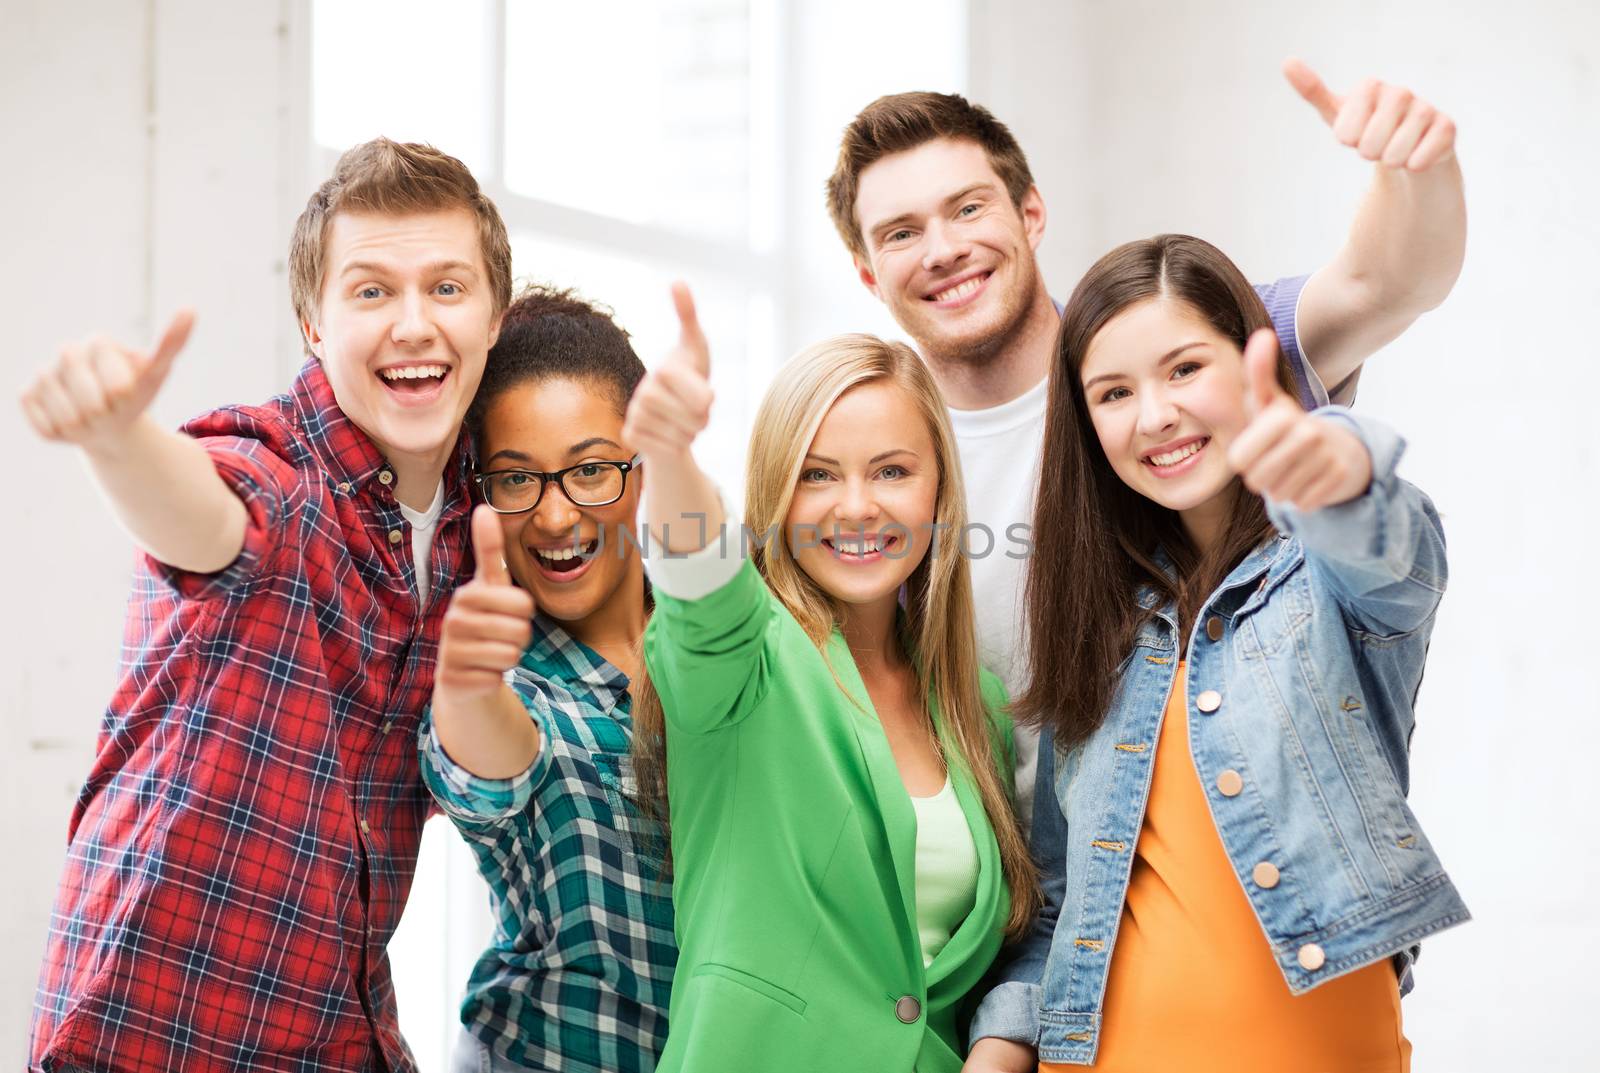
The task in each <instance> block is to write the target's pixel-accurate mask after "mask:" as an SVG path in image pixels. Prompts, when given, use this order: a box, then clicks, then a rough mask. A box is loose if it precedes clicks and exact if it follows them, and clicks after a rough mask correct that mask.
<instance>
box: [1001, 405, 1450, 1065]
mask: <svg viewBox="0 0 1600 1073" xmlns="http://www.w3.org/2000/svg"><path fill="white" fill-rule="evenodd" d="M1317 414H1318V416H1319V417H1320V418H1322V419H1326V420H1334V421H1340V422H1343V423H1345V424H1346V425H1347V426H1348V427H1349V428H1350V429H1351V430H1352V431H1354V432H1356V433H1357V435H1359V436H1360V437H1361V439H1362V440H1363V442H1364V443H1365V444H1366V445H1367V449H1368V451H1369V452H1370V453H1371V456H1372V469H1373V478H1372V484H1371V487H1370V489H1369V490H1368V491H1367V493H1366V494H1365V495H1363V496H1361V497H1359V498H1357V499H1355V500H1352V501H1351V502H1348V503H1344V504H1340V505H1338V506H1335V507H1330V508H1328V509H1325V510H1322V511H1317V512H1314V513H1309V514H1305V513H1300V512H1297V511H1294V510H1292V509H1288V508H1285V507H1282V506H1279V505H1276V504H1272V503H1270V502H1269V504H1268V509H1269V513H1270V514H1271V517H1272V519H1273V522H1274V523H1275V525H1276V526H1277V527H1278V529H1279V531H1280V532H1279V535H1278V536H1277V537H1276V538H1275V539H1272V540H1269V541H1267V542H1266V543H1265V545H1264V546H1262V547H1260V548H1258V549H1257V550H1255V551H1254V552H1253V553H1251V554H1250V555H1249V556H1247V557H1246V558H1245V560H1244V561H1243V562H1241V563H1240V564H1239V565H1238V567H1236V568H1235V569H1234V570H1233V571H1232V572H1231V573H1230V574H1229V575H1228V577H1227V579H1226V580H1225V581H1224V582H1223V583H1222V585H1221V586H1220V587H1219V588H1218V589H1217V590H1216V591H1215V592H1214V593H1212V594H1211V596H1210V598H1209V599H1208V600H1207V601H1206V602H1205V604H1204V605H1203V606H1202V608H1201V611H1200V614H1199V615H1198V616H1197V618H1196V621H1195V627H1194V630H1193V633H1192V635H1191V637H1190V638H1189V639H1188V646H1187V649H1188V657H1187V658H1188V685H1187V689H1188V697H1187V701H1188V704H1189V710H1190V712H1191V713H1197V714H1194V715H1192V716H1191V718H1190V720H1189V747H1190V750H1191V752H1192V754H1193V757H1194V766H1195V769H1196V770H1197V771H1198V773H1199V775H1200V780H1201V783H1202V785H1204V786H1205V788H1206V796H1207V800H1208V802H1209V804H1210V806H1211V814H1212V818H1213V820H1214V821H1215V823H1216V825H1217V832H1218V834H1219V835H1220V836H1221V839H1222V844H1223V848H1224V849H1225V850H1226V852H1227V855H1228V859H1229V860H1230V861H1231V862H1232V864H1233V870H1234V874H1235V875H1236V876H1238V879H1239V883H1240V885H1241V886H1242V887H1243V889H1244V892H1245V894H1246V895H1247V896H1248V897H1249V899H1250V902H1251V906H1252V907H1253V909H1254V910H1255V913H1256V916H1257V918H1258V919H1259V920H1260V921H1261V924H1262V927H1263V929H1264V930H1265V932H1266V937H1267V939H1268V941H1269V943H1270V945H1271V947H1272V952H1273V956H1274V957H1275V959H1276V960H1277V963H1278V967H1279V968H1280V969H1281V970H1282V972H1283V977H1284V980H1285V982H1286V983H1287V984H1288V987H1289V990H1290V991H1291V992H1293V993H1294V994H1301V993H1304V992H1305V991H1308V990H1310V989H1311V988H1313V987H1316V986H1317V985H1318V984H1321V983H1323V982H1325V981H1327V980H1330V979H1333V978H1334V977H1336V976H1339V975H1342V974H1344V973H1347V972H1350V971H1352V970H1354V969H1357V968H1360V967H1361V966H1363V965H1367V964H1370V963H1371V962H1374V961H1377V960H1379V959H1381V958H1386V957H1391V956H1392V957H1394V958H1395V960H1396V966H1397V968H1398V969H1399V971H1400V972H1401V974H1402V983H1401V986H1402V990H1409V988H1410V962H1411V960H1412V958H1413V957H1414V955H1415V946H1416V944H1417V942H1418V941H1419V940H1420V939H1422V938H1423V937H1424V936H1426V935H1430V934H1432V933H1434V932H1437V931H1440V930H1441V929H1444V928H1447V927H1450V926H1451V925H1454V924H1459V923H1461V922H1462V921H1465V920H1466V919H1467V918H1468V913H1467V909H1466V906H1465V905H1463V904H1462V901H1461V898H1460V896H1459V895H1458V894H1457V893H1456V889H1455V886H1454V885H1453V884H1452V883H1451V882H1450V877H1449V876H1448V875H1446V874H1445V872H1444V869H1443V867H1442V866H1441V865H1440V863H1439V859H1438V857H1437V856H1436V855H1435V854H1434V851H1433V847H1432V846H1431V845H1430V844H1429V842H1428V840H1427V837H1426V836H1425V835H1424V834H1423V833H1422V830H1421V828H1420V827H1419V826H1418V825H1417V820H1416V817H1415V816H1414V815H1412V812H1411V809H1410V807H1409V806H1408V805H1407V803H1406V792H1407V788H1408V786H1409V783H1410V772H1409V759H1408V751H1409V747H1410V740H1411V731H1412V726H1413V723H1414V714H1413V710H1412V706H1413V703H1414V701H1415V699H1416V695H1417V689H1418V686H1419V685H1420V684H1421V681H1422V670H1423V663H1424V660H1425V659H1426V656H1427V649H1428V638H1429V635H1430V634H1431V632H1432V628H1433V620H1434V613H1435V610H1436V609H1437V607H1438V604H1439V597H1440V594H1441V593H1442V592H1443V590H1444V585H1445V575H1446V567H1445V549H1444V536H1443V531H1442V529H1441V527H1440V524H1439V517H1438V514H1437V513H1436V512H1435V511H1434V508H1433V504H1432V503H1431V502H1430V501H1429V500H1428V498H1427V497H1426V496H1425V495H1423V494H1422V492H1421V491H1419V490H1418V489H1417V488H1416V487H1414V486H1413V485H1411V484H1408V483H1407V482H1405V481H1403V480H1400V479H1399V478H1398V477H1396V476H1395V465H1396V463H1397V462H1398V461H1399V458H1400V454H1401V452H1402V451H1403V450H1404V444H1403V442H1402V441H1401V440H1400V438H1399V437H1398V436H1397V435H1395V434H1394V433H1393V432H1391V431H1390V430H1388V429H1387V428H1385V427H1383V426H1382V425H1379V424H1377V423H1376V422H1373V421H1371V420H1369V419H1367V418H1364V417H1356V416H1355V415H1353V414H1351V413H1350V412H1349V411H1348V410H1343V409H1340V408H1335V407H1326V408H1324V409H1322V410H1319V411H1317ZM1156 601H1157V597H1156V595H1155V593H1154V591H1153V590H1146V591H1144V592H1142V593H1141V594H1140V602H1141V603H1142V604H1143V606H1144V607H1145V608H1147V609H1148V610H1150V611H1151V612H1152V616H1151V617H1150V618H1149V619H1148V621H1147V622H1146V623H1145V624H1144V625H1143V626H1142V627H1141V629H1140V630H1139V632H1138V635H1137V637H1136V639H1135V642H1134V647H1133V651H1132V652H1131V653H1130V654H1129V655H1128V657H1127V659H1126V660H1125V661H1124V662H1123V665H1122V668H1121V671H1120V673H1119V679H1120V680H1119V682H1118V685H1117V688H1116V691H1115V693H1114V694H1113V697H1112V701H1111V705H1110V709H1109V711H1108V713H1107V715H1106V718H1105V721H1104V722H1103V723H1102V725H1101V726H1100V728H1099V729H1098V730H1097V731H1096V732H1095V733H1094V735H1093V736H1092V737H1091V738H1090V739H1089V740H1088V741H1087V742H1085V743H1083V744H1081V745H1079V746H1077V747H1075V748H1072V749H1067V750H1059V749H1057V748H1055V747H1054V741H1053V736H1052V735H1050V734H1049V733H1048V732H1047V733H1046V735H1045V737H1044V739H1043V742H1042V743H1041V746H1040V753H1039V774H1038V781H1037V783H1036V789H1035V797H1034V821H1033V831H1032V843H1033V849H1034V855H1035V857H1036V859H1037V860H1038V861H1039V864H1040V868H1041V881H1042V882H1043V884H1044V888H1045V901H1046V904H1045V908H1044V910H1043V911H1042V912H1041V913H1040V916H1039V918H1038V920H1037V921H1035V924H1034V926H1033V928H1032V929H1031V931H1030V932H1029V933H1028V935H1027V936H1026V937H1025V938H1024V939H1023V940H1022V942H1021V943H1020V944H1018V946H1017V947H1016V948H1014V949H1013V950H1012V951H1010V952H1009V953H1008V955H1007V956H1006V957H1007V960H1003V961H1002V963H1001V964H1000V966H999V967H998V969H997V970H996V973H995V974H994V976H993V978H992V979H993V980H994V981H995V986H994V988H993V989H992V990H991V991H990V992H989V993H988V995H987V996H986V997H985V998H984V1000H983V1002H982V1003H981V1005H980V1007H979V1009H978V1011H977V1014H976V1016H975V1017H974V1020H973V1023H972V1029H971V1033H970V1035H971V1038H972V1039H973V1040H977V1039H979V1038H981V1037H984V1036H998V1037H1001V1038H1005V1039H1011V1040H1015V1041H1018V1042H1021V1043H1026V1044H1031V1045H1034V1046H1037V1047H1038V1049H1039V1058H1040V1060H1041V1061H1047V1062H1057V1063H1075V1064H1084V1065H1087V1064H1090V1063H1092V1062H1093V1061H1094V1058H1095V1054H1096V1051H1097V1048H1098V1046H1099V1032H1100V1027H1101V1004H1102V1002H1103V1001H1104V996H1105V986H1106V977H1107V973H1108V970H1109V967H1110V964H1111V958H1112V956H1113V952H1114V950H1115V945H1116V944H1115V940H1116V936H1117V928H1118V924H1119V923H1120V921H1121V917H1122V908H1123V903H1124V900H1125V898H1126V896H1127V890H1128V877H1129V874H1130V871H1131V869H1132V865H1133V856H1134V849H1135V844H1136V842H1137V840H1138V837H1139V832H1140V828H1141V826H1142V824H1143V822H1144V812H1145V803H1146V800H1147V799H1148V796H1149V792H1150V780H1151V774H1152V770H1153V766H1154V763H1155V743H1156V741H1157V739H1158V737H1159V736H1160V732H1161V719H1162V715H1163V713H1164V711H1165V708H1166V701H1167V696H1168V693H1169V692H1170V690H1171V687H1172V683H1173V678H1174V675H1175V674H1176V671H1177V666H1178V660H1179V659H1180V658H1182V651H1181V650H1180V648H1179V645H1178V641H1179V638H1178V637H1177V636H1176V634H1177V627H1176V625H1175V623H1176V621H1177V612H1176V609H1175V608H1174V607H1172V606H1162V607H1157V606H1156ZM1224 774H1226V776H1227V777H1226V778H1225V779H1223V783H1224V787H1225V789H1226V790H1228V791H1231V792H1230V793H1224V791H1223V789H1219V785H1218V781H1219V777H1221V776H1223V775H1224ZM1261 862H1267V863H1270V864H1272V865H1273V866H1275V867H1276V869H1277V873H1276V875H1277V882H1276V883H1275V884H1273V885H1272V886H1271V887H1270V888H1263V887H1261V886H1259V885H1257V884H1256V883H1255V882H1254V880H1253V870H1254V869H1255V867H1256V865H1257V864H1258V863H1261ZM1268 871H1269V872H1270V870H1268Z"/></svg>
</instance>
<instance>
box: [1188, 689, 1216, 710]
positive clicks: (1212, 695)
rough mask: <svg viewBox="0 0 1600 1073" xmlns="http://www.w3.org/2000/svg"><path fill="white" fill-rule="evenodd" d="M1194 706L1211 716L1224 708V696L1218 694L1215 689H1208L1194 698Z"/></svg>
mask: <svg viewBox="0 0 1600 1073" xmlns="http://www.w3.org/2000/svg"><path fill="white" fill-rule="evenodd" d="M1194 706H1195V707H1196V708H1199V709H1200V710H1201V711H1202V712H1205V713H1206V714H1207V715H1210V714H1211V713H1212V712H1214V711H1216V710H1217V709H1218V708H1220V707H1222V694H1221V693H1218V692H1217V691H1216V690H1215V689H1208V690H1206V691H1205V692H1204V693H1202V694H1200V695H1199V696H1198V697H1196V698H1194Z"/></svg>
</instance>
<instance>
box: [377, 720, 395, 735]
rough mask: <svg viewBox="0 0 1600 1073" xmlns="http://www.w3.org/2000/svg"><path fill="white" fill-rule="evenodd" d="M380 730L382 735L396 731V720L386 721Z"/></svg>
mask: <svg viewBox="0 0 1600 1073" xmlns="http://www.w3.org/2000/svg"><path fill="white" fill-rule="evenodd" d="M378 729H379V732H380V733H383V734H387V733H389V731H391V730H393V729H394V720H393V719H389V720H385V721H384V724H383V726H381V727H379V728H378Z"/></svg>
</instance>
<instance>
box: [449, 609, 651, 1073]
mask: <svg viewBox="0 0 1600 1073" xmlns="http://www.w3.org/2000/svg"><path fill="white" fill-rule="evenodd" d="M508 681H510V683H511V686H512V688H513V689H515V690H516V692H517V695H518V696H519V697H521V698H522V702H523V704H524V705H525V706H526V707H527V709H528V714H529V717H530V718H531V719H532V720H533V721H534V724H535V725H536V726H537V727H538V729H539V736H540V745H539V756H538V758H537V759H535V760H534V762H533V765H532V766H531V767H530V768H529V769H528V770H527V771H525V772H523V773H522V774H521V775H518V776H517V777H516V778H513V779H481V778H478V777H477V776H475V775H472V774H471V773H469V772H467V771H465V770H463V769H462V768H460V767H459V766H457V765H456V764H455V763H454V762H453V761H452V760H451V759H450V757H449V756H447V755H446V754H445V752H444V750H443V748H441V747H440V745H439V739H438V736H437V735H436V734H435V733H434V731H433V719H432V712H431V711H429V712H425V713H424V716H423V722H422V729H421V732H420V735H419V737H418V744H419V747H420V748H421V751H422V775H423V779H424V781H426V782H427V784H428V789H429V790H431V791H432V792H433V796H434V797H435V798H436V799H438V802H439V804H440V806H441V807H442V808H443V809H444V811H445V813H446V814H447V815H449V817H450V818H451V819H452V820H453V821H455V824H456V827H457V828H458V829H459V830H460V831H461V834H462V837H464V838H465V839H466V840H467V843H468V844H469V845H470V846H471V847H472V852H473V854H474V855H475V856H476V857H477V859H478V871H479V872H480V873H482V875H483V877H484V879H485V880H487V881H488V884H489V896H490V903H491V906H492V908H493V910H494V915H495V934H494V940H493V943H492V945H491V946H490V947H489V949H488V950H486V951H484V953H483V956H482V957H481V958H479V959H478V964H477V966H476V967H475V968H474V969H473V972H472V978H471V980H470V981H469V982H468V984H467V994H466V998H465V999H464V1000H463V1001H462V1004H461V1021H462V1024H464V1025H465V1026H466V1028H467V1030H468V1031H469V1032H471V1033H472V1034H473V1035H474V1036H475V1037H477V1038H478V1039H479V1040H481V1041H482V1042H483V1043H484V1044H485V1045H486V1046H488V1047H489V1048H491V1049H492V1050H493V1051H494V1052H495V1053H496V1054H498V1055H502V1056H504V1057H506V1058H508V1059H510V1060H512V1061H514V1062H517V1063H519V1064H521V1065H525V1066H529V1067H532V1068H535V1069H560V1070H570V1071H573V1073H591V1071H594V1073H599V1071H605V1073H635V1071H641V1073H643V1071H650V1070H653V1069H654V1068H655V1064H656V1058H657V1056H658V1055H659V1054H660V1053H661V1048H662V1047H663V1046H664V1045H665V1043H666V1038H667V1000H668V998H669V996H670V995H671V993H672V969H673V965H674V964H675V963H676V961H677V956H678V954H677V946H676V944H675V942H674V940H673V933H672V893H671V889H670V887H669V886H668V884H667V883H666V882H665V881H664V880H663V879H662V878H661V864H660V857H659V851H660V846H661V840H660V838H659V832H658V831H656V830H655V829H653V828H652V827H651V826H650V825H648V824H647V823H646V821H644V820H643V819H642V818H641V817H640V815H639V812H638V809H637V807H636V806H635V804H634V803H633V800H632V799H633V797H634V793H633V791H634V783H633V775H632V767H631V762H630V757H629V745H630V742H631V740H632V736H633V723H632V720H631V718H630V717H629V696H628V692H627V690H628V679H627V676H626V675H624V674H623V673H622V672H621V671H619V670H617V669H616V668H615V667H613V666H611V665H610V664H609V663H607V662H606V661H605V660H603V659H602V658H601V657H600V656H599V655H598V654H597V653H595V652H594V651H593V650H592V649H590V648H588V647H587V646H585V645H583V644H581V643H580V642H578V641H577V640H575V639H574V638H573V637H572V636H570V635H569V634H568V633H567V632H566V631H565V630H563V629H561V627H559V626H558V625H556V624H555V623H554V622H553V621H551V620H550V619H548V618H546V617H544V616H543V615H540V616H538V617H536V618H535V619H534V623H533V641H532V643H531V644H529V646H528V650H527V651H526V652H525V653H523V656H522V662H521V664H519V665H518V666H517V667H516V668H514V669H513V671H512V673H511V675H509V676H508Z"/></svg>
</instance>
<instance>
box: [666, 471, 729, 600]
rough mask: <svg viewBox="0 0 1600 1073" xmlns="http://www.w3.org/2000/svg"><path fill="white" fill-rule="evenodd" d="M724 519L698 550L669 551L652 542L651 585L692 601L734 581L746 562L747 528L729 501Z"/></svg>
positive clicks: (724, 509) (724, 503)
mask: <svg viewBox="0 0 1600 1073" xmlns="http://www.w3.org/2000/svg"><path fill="white" fill-rule="evenodd" d="M719 498H720V494H719ZM722 519H723V520H722V528H721V529H720V530H718V531H717V532H716V533H708V534H707V535H708V536H709V537H710V540H709V541H708V542H707V544H706V546H705V547H703V548H701V549H700V550H699V551H691V552H669V551H667V549H666V547H665V546H664V545H658V544H656V543H655V542H653V541H652V542H651V544H650V548H649V550H648V551H647V553H646V555H645V557H644V569H645V573H647V574H649V575H650V584H651V586H652V587H654V588H655V589H657V590H659V591H660V592H663V593H666V594H667V595H668V596H671V597H672V598H673V599H675V600H685V601H690V600H700V599H704V598H705V597H707V596H710V595H711V594H712V593H714V592H716V591H717V590H718V589H720V588H722V587H723V586H724V585H726V584H728V582H730V581H732V580H733V579H734V577H735V576H736V575H737V574H738V573H739V568H740V567H741V566H743V565H744V560H745V550H746V549H745V546H744V539H743V536H744V527H743V525H741V524H740V522H739V519H738V517H737V516H735V515H734V514H733V513H732V512H730V511H729V510H728V505H727V502H726V501H724V502H723V504H722Z"/></svg>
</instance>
